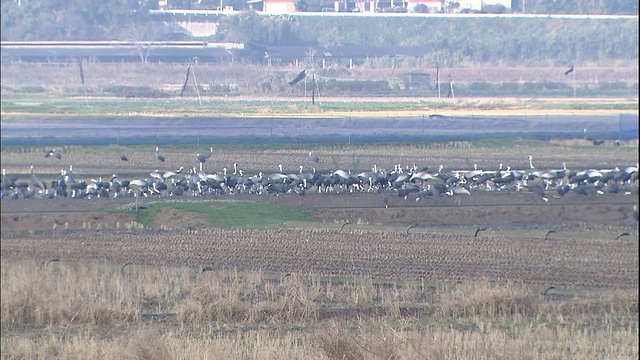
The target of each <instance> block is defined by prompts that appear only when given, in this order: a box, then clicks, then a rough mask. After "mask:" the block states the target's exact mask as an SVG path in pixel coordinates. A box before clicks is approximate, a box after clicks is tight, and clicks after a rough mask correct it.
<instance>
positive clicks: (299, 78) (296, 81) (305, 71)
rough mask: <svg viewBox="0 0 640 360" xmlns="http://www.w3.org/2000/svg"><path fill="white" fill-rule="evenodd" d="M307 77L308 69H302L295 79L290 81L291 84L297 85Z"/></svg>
mask: <svg viewBox="0 0 640 360" xmlns="http://www.w3.org/2000/svg"><path fill="white" fill-rule="evenodd" d="M305 77H307V69H304V70H302V71H301V72H300V73H299V74H298V76H296V78H295V79H293V80H291V81H289V85H295V84H297V83H299V82H300V81H302V79H304V78H305Z"/></svg>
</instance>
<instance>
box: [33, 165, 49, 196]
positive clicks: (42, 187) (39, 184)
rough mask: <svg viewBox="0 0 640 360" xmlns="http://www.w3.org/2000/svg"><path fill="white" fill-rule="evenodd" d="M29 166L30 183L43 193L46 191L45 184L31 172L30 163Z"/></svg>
mask: <svg viewBox="0 0 640 360" xmlns="http://www.w3.org/2000/svg"><path fill="white" fill-rule="evenodd" d="M30 167H31V184H32V185H33V187H35V188H38V189H40V191H41V192H42V193H43V194H44V193H45V192H46V191H47V184H45V183H44V181H42V180H41V179H40V178H38V177H37V176H36V174H34V173H33V164H30Z"/></svg>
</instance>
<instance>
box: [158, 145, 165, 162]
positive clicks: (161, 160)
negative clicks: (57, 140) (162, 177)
mask: <svg viewBox="0 0 640 360" xmlns="http://www.w3.org/2000/svg"><path fill="white" fill-rule="evenodd" d="M156 158H158V160H160V162H164V160H165V159H164V156H162V154H160V149H159V148H158V147H157V146H156Z"/></svg>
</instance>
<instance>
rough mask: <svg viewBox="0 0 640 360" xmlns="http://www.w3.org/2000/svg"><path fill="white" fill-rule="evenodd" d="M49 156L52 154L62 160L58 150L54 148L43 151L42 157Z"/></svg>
mask: <svg viewBox="0 0 640 360" xmlns="http://www.w3.org/2000/svg"><path fill="white" fill-rule="evenodd" d="M49 156H53V157H55V158H56V159H58V160H62V154H60V152H59V151H58V150H56V149H55V148H53V149H49V150H46V151H45V152H44V157H45V158H48V157H49Z"/></svg>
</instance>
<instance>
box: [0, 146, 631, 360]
mask: <svg viewBox="0 0 640 360" xmlns="http://www.w3.org/2000/svg"><path fill="white" fill-rule="evenodd" d="M208 147H209V146H199V147H197V146H195V145H185V146H178V145H176V146H168V147H166V148H164V151H163V154H164V156H165V157H166V161H165V162H164V163H162V164H159V163H158V161H157V159H156V158H155V155H154V153H153V150H150V149H149V147H148V146H115V145H114V146H67V147H64V146H63V147H60V151H61V153H62V159H61V160H58V159H55V158H45V157H44V156H43V153H44V150H45V149H46V148H45V147H14V146H10V147H3V148H2V157H1V162H2V168H5V169H7V171H8V172H9V173H11V174H20V175H21V176H22V177H23V178H25V179H28V177H29V176H30V174H29V172H28V171H29V164H30V163H31V164H34V167H35V169H37V174H38V176H39V177H41V178H43V179H44V180H46V181H50V180H52V179H55V178H56V177H59V171H60V169H61V168H67V167H68V165H69V164H73V169H74V174H75V175H76V176H77V177H78V178H85V179H91V178H96V177H100V176H104V177H109V176H110V174H112V173H117V174H118V176H119V177H121V178H131V179H133V178H138V177H144V176H147V175H148V174H149V173H150V172H153V171H155V170H157V169H158V168H161V170H170V169H177V168H178V167H179V166H182V165H185V164H191V163H193V165H194V166H195V165H196V162H195V154H196V153H204V152H207V151H208V149H207V148H208ZM212 150H213V151H212V153H213V154H212V156H211V157H210V158H209V159H208V160H207V162H206V163H205V167H204V168H205V170H206V171H210V172H219V171H221V169H222V168H224V167H227V168H228V169H232V168H233V164H234V163H239V164H240V166H241V168H242V169H244V170H245V171H246V173H247V174H253V173H255V172H257V171H259V170H264V171H276V170H277V168H278V165H280V164H282V165H283V168H284V172H285V173H288V172H296V171H297V168H298V166H299V165H300V164H304V166H305V168H310V167H311V166H315V167H316V168H317V169H316V170H317V171H318V172H322V173H327V172H331V171H334V170H336V169H349V170H352V171H353V172H357V171H363V170H367V169H370V168H371V167H373V166H374V165H375V166H378V167H380V168H385V169H392V168H393V166H394V164H397V163H400V164H407V165H408V166H411V165H413V164H416V165H417V166H418V167H423V166H428V167H429V168H433V169H436V168H437V167H438V165H439V164H441V163H442V164H443V165H446V168H447V169H448V170H452V169H472V168H473V167H474V163H475V164H477V165H478V166H479V167H482V168H484V169H493V170H497V169H498V166H499V164H500V163H502V164H504V165H505V166H507V165H508V166H511V167H512V168H514V169H526V168H527V167H528V165H529V164H528V160H527V156H528V155H532V156H533V159H534V162H535V164H536V167H539V168H547V169H550V168H562V163H563V162H565V163H566V166H567V167H568V168H573V169H587V168H598V169H603V168H614V167H616V166H618V167H621V168H622V167H625V166H631V165H634V164H636V163H637V162H638V144H637V141H634V140H631V141H623V142H622V143H621V145H620V146H614V144H613V143H611V142H607V143H606V144H604V145H603V146H594V145H593V144H592V143H591V142H590V141H587V140H584V139H576V140H549V141H539V140H530V139H520V138H515V139H499V140H491V139H485V140H481V141H475V142H471V141H454V142H439V143H424V144H378V145H367V144H358V145H346V144H302V145H301V144H282V145H274V144H265V145H260V144H253V145H251V144H249V145H247V144H244V145H237V146H229V145H224V146H223V145H214V147H213V149H212ZM310 150H312V151H313V153H314V154H317V155H318V156H319V157H320V160H319V161H318V163H310V161H309V154H308V152H309V151H310ZM123 153H126V154H127V155H128V157H129V158H130V160H129V161H128V162H122V161H120V160H119V156H120V155H121V154H123ZM627 190H628V191H626V192H629V194H627V193H626V192H625V191H622V192H619V193H606V194H602V195H599V194H596V193H591V194H589V195H586V196H585V195H582V194H578V193H573V192H572V193H569V194H566V195H564V196H558V195H557V194H555V193H550V194H549V196H548V201H542V200H541V199H540V197H539V196H536V195H535V194H534V193H532V192H527V191H520V192H511V191H509V192H495V191H494V192H489V191H483V190H475V191H472V192H471V195H470V196H464V197H463V196H451V197H450V196H441V197H429V198H424V199H419V200H416V198H415V195H412V196H410V197H408V198H407V199H404V198H403V197H399V196H395V195H391V194H390V196H389V198H388V199H387V201H386V204H387V207H385V204H384V203H383V202H382V201H381V198H380V196H379V194H377V193H368V192H363V193H350V192H338V193H317V192H314V191H313V190H311V191H309V192H308V193H307V194H305V196H300V195H298V194H278V195H252V194H247V195H241V194H224V195H219V194H218V195H216V194H210V195H202V196H199V197H192V196H188V195H183V196H182V197H143V198H140V199H139V200H138V201H136V200H135V199H134V198H127V197H122V198H109V199H101V198H93V199H87V198H85V199H73V198H62V199H59V198H55V199H21V198H20V199H15V200H11V199H6V198H5V199H2V203H1V206H2V208H1V210H2V224H1V225H2V226H1V231H2V242H1V250H2V252H1V253H2V274H1V276H2V293H1V296H2V301H1V302H2V312H1V314H2V322H1V324H2V345H3V346H2V356H3V358H7V359H12V358H24V357H31V358H51V357H57V358H78V357H80V358H105V359H106V358H122V359H129V358H147V359H174V358H184V359H194V358H202V359H206V358H221V357H224V358H234V359H245V358H253V359H278V358H299V359H302V358H304V359H343V358H352V359H369V358H374V359H376V358H379V359H388V358H402V359H425V358H426V359H429V358H433V359H441V358H478V357H481V358H490V357H499V358H516V359H525V358H527V359H529V358H533V359H537V358H539V359H548V358H565V357H571V358H581V359H589V358H593V357H601V354H602V353H606V354H607V355H606V356H605V358H616V359H626V358H629V359H632V358H637V357H638V340H637V339H638V296H637V291H638V255H637V254H638V223H637V218H634V216H637V215H635V214H637V213H634V205H636V206H637V204H638V192H637V180H636V183H635V184H632V185H631V187H630V188H628V189H627ZM136 204H137V206H138V211H135V206H136ZM70 284H73V286H70Z"/></svg>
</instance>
